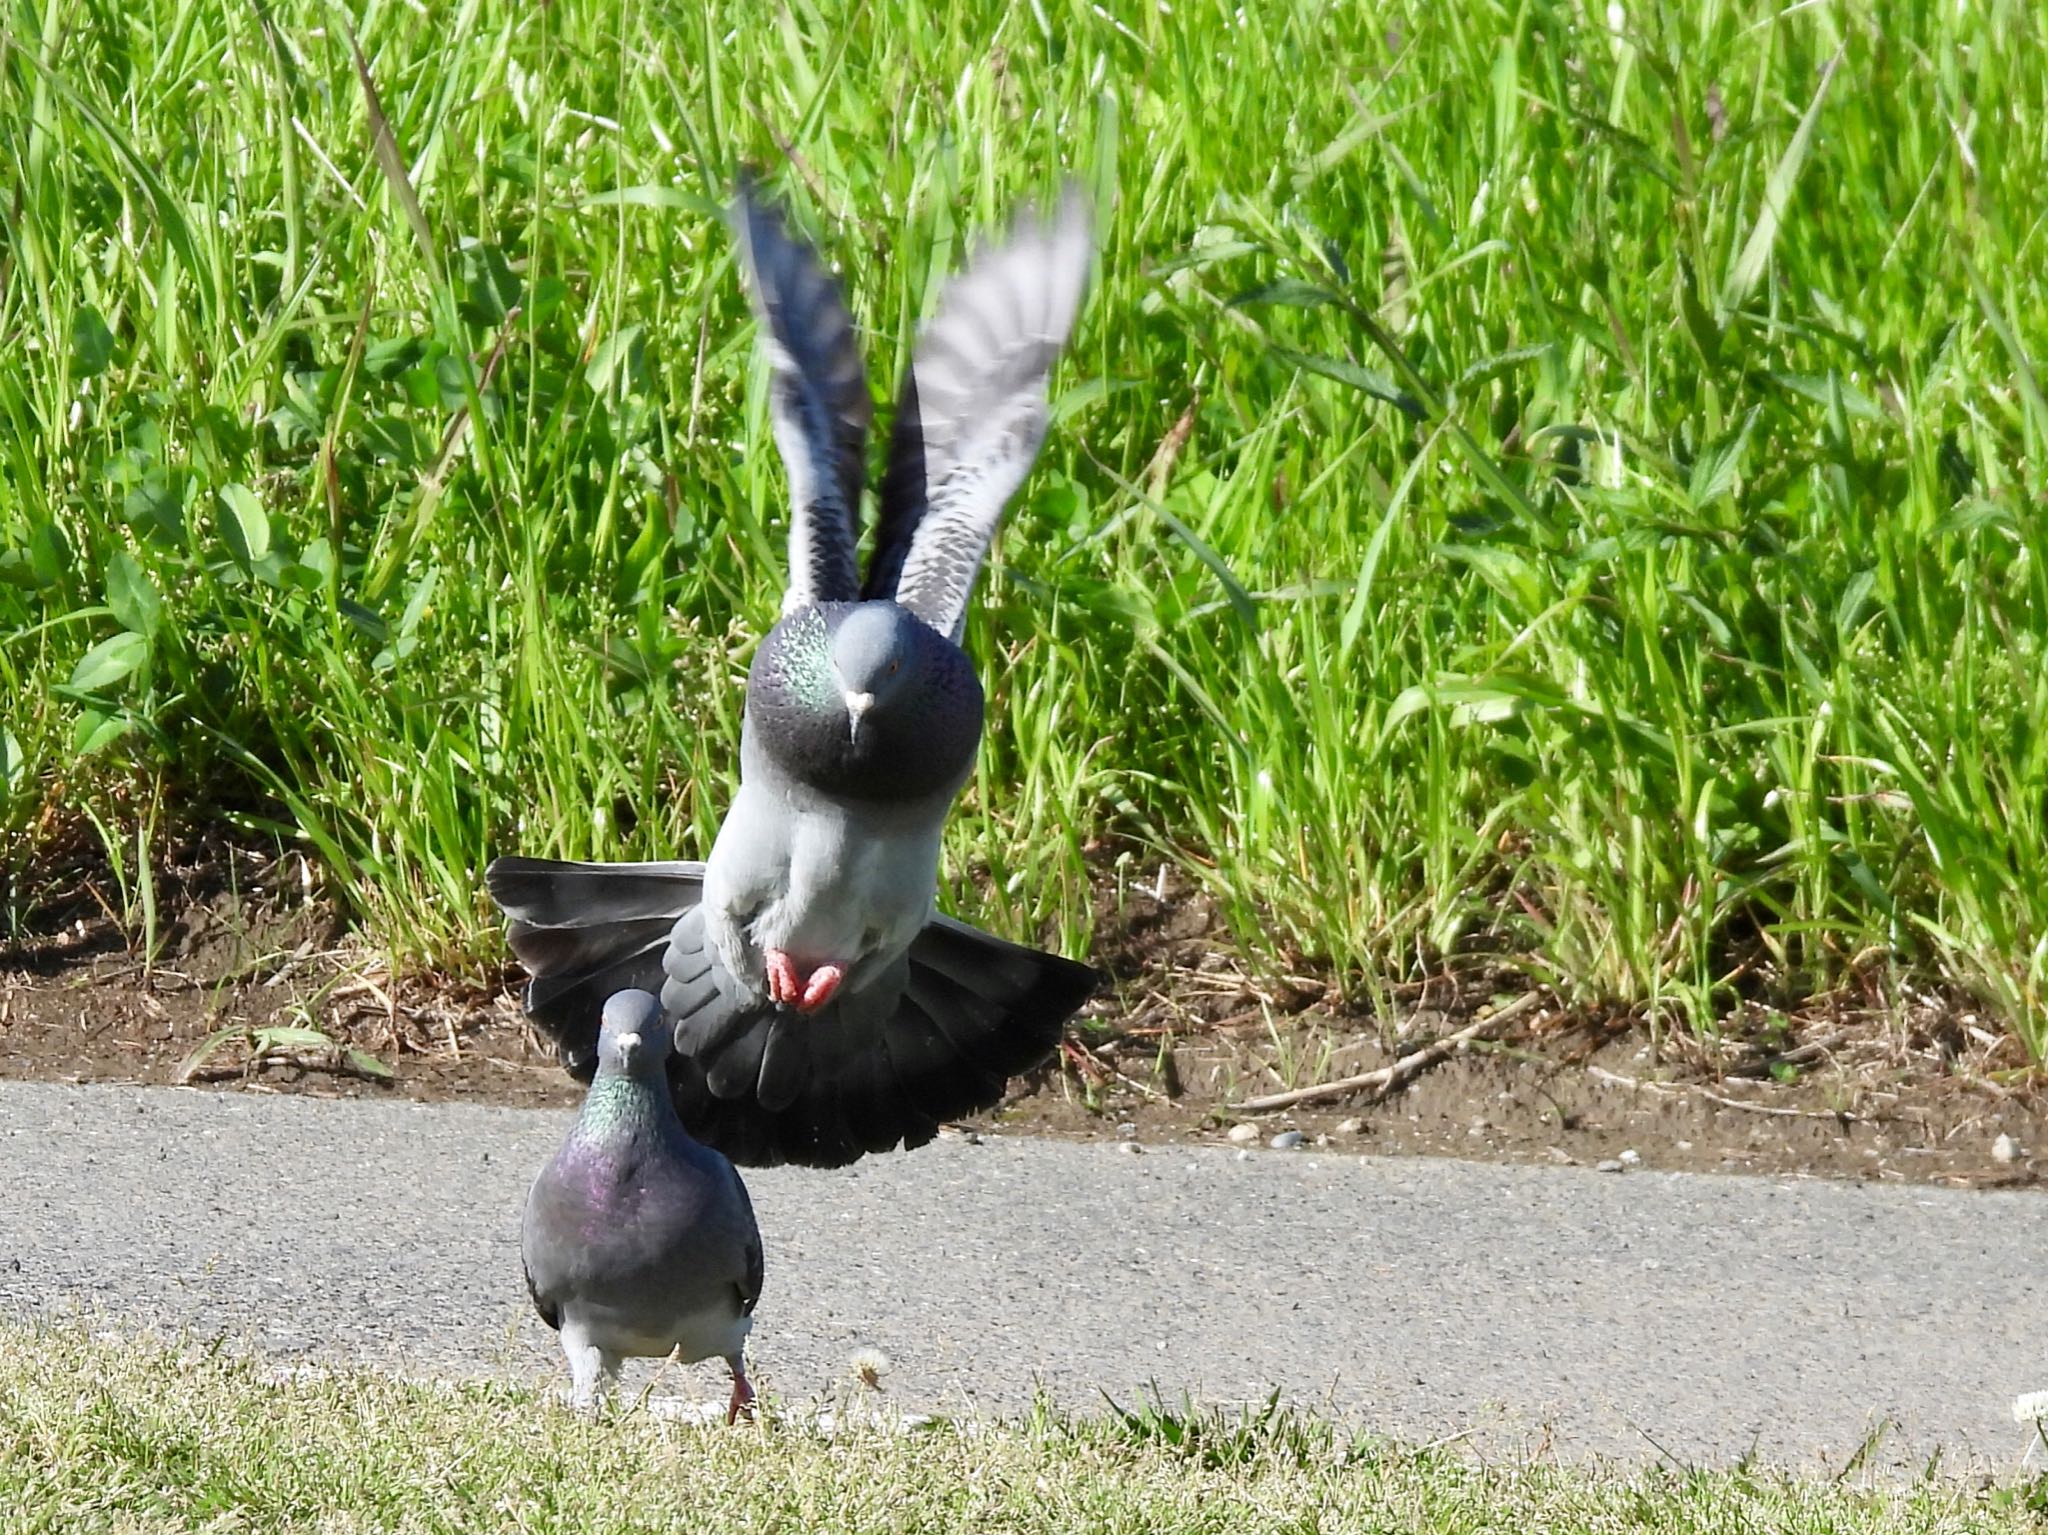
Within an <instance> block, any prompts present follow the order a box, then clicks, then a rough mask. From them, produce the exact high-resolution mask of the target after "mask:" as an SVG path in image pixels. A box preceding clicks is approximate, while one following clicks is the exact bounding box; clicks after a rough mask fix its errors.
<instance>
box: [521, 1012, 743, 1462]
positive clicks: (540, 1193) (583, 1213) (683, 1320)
mask: <svg viewBox="0 0 2048 1535" xmlns="http://www.w3.org/2000/svg"><path fill="white" fill-rule="evenodd" d="M668 1056H669V1031H668V1029H667V1028H666V1027H665V1026H664V1022H663V1019H662V1013H661V1003H660V1002H658V1001H657V1000H655V998H654V997H653V996H651V995H649V994H648V993H647V992H644V991H630V990H629V991H621V992H619V993H618V994H617V995H615V996H613V997H612V998H611V999H610V1000H609V1001H607V1002H606V1003H605V1005H604V1022H603V1026H602V1027H601V1028H600V1029H599V1031H598V1039H597V1075H596V1078H595V1080H593V1081H592V1082H591V1084H590V1091H589V1093H588V1094H587V1095H586V1096H585V1097H584V1100H583V1111H582V1113H580V1114H579V1115H577V1117H576V1125H575V1128H573V1129H572V1130H570V1132H569V1137H568V1139H567V1140H565V1141H563V1142H562V1147H561V1150H559V1151H557V1152H556V1153H555V1155H554V1159H553V1160H552V1161H550V1162H549V1163H548V1165H547V1166H546V1167H544V1168H542V1169H541V1174H540V1176H539V1177H538V1178H536V1179H534V1181H533V1187H532V1188H531V1189H530V1190H529V1191H528V1192H527V1196H526V1218H525V1221H524V1223H523V1225H522V1227H521V1230H520V1237H519V1250H520V1256H521V1257H522V1259H523V1260H524V1262H525V1267H526V1288H527V1290H528V1291H529V1292H531V1294H532V1296H533V1304H534V1307H535V1309H537V1310H538V1311H539V1312H540V1319H541V1320H542V1321H543V1322H545V1323H547V1324H548V1326H550V1327H552V1328H554V1329H555V1330H556V1331H557V1332H559V1333H560V1334H561V1335H562V1352H563V1353H564V1354H565V1355H567V1356H568V1360H569V1374H570V1379H571V1382H572V1390H571V1400H572V1401H573V1402H574V1404H575V1405H576V1406H578V1407H590V1406H594V1405H595V1403H596V1401H597V1399H598V1398H599V1397H600V1396H602V1395H604V1394H605V1393H606V1392H608V1391H609V1390H610V1388H611V1386H612V1384H613V1382H614V1381H616V1380H617V1378H618V1373H619V1361H620V1360H621V1359H622V1358H627V1357H632V1358H661V1357H663V1356H665V1355H668V1354H671V1353H673V1354H675V1355H676V1356H677V1357H678V1358H679V1359H681V1360H682V1362H683V1363H685V1364H694V1363H696V1362H697V1361H698V1360H700V1359H714V1358H722V1359H723V1360H725V1362H726V1363H727V1364H728V1365H730V1366H731V1367H732V1401H731V1404H730V1405H729V1407H728V1408H727V1411H726V1421H727V1422H728V1423H730V1422H732V1421H733V1420H734V1419H735V1418H737V1417H738V1416H739V1415H740V1413H741V1412H743V1411H745V1410H747V1409H748V1408H749V1407H751V1406H752V1404H753V1400H754V1388H753V1387H752V1386H751V1385H750V1384H749V1383H748V1381H747V1370H746V1361H745V1357H744V1350H743V1345H744V1344H745V1341H746V1336H747V1333H748V1331H749V1330H750V1329H751V1328H752V1327H753V1325H754V1302H755V1301H757V1300H759V1299H760V1297H761V1233H760V1230H759V1228H758V1227H756V1226H755V1224H754V1207H753V1204H752V1202H751V1201H749V1200H748V1198H747V1186H746V1185H745V1184H744V1183H742V1182H741V1181H740V1175H739V1172H738V1170H737V1169H735V1168H734V1167H733V1165H732V1163H730V1162H728V1161H727V1160H726V1159H725V1158H724V1157H722V1156H720V1155H719V1154H718V1153H717V1152H715V1151H713V1150H712V1149H711V1148H710V1147H708V1146H700V1145H699V1144H698V1143H697V1142H695V1141H693V1140H691V1139H690V1137H689V1134H688V1133H687V1132H686V1131H685V1130H684V1129H683V1126H682V1121H681V1120H679V1119H677V1118H676V1111H675V1106H674V1104H673V1103H672V1102H671V1100H670V1096H669V1091H668V1082H667V1079H666V1069H665V1068H666V1066H667V1063H668Z"/></svg>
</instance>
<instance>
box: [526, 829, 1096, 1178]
mask: <svg viewBox="0 0 2048 1535" xmlns="http://www.w3.org/2000/svg"><path fill="white" fill-rule="evenodd" d="M485 882H486V884H487V885H488V887H489V889H490V892H491V895H492V897H493V899H495V900H496V901H497V902H498V904H499V906H500V907H502V908H503V909H504V911H505V914H506V915H507V916H508V917H509V918H511V925H510V929H509V936H510V940H511V944H512V949H513V952H514V953H515V954H517V955H518V956H519V959H520V962H521V963H522V964H524V965H525V966H526V967H527V970H528V971H529V973H530V974H531V975H532V977H533V979H532V981H531V983H530V984H529V986H528V988H527V1002H526V1010H527V1015H528V1016H529V1017H531V1018H532V1019H533V1020H534V1022H535V1023H537V1024H538V1025H539V1026H540V1027H541V1028H542V1029H543V1030H544V1031H545V1032H546V1033H547V1034H548V1036H549V1037H550V1038H551V1039H553V1040H554V1041H555V1043H556V1045H557V1046H558V1047H559V1048H560V1050H561V1052H562V1058H563V1060H564V1062H565V1063H566V1064H567V1065H568V1067H569V1070H570V1071H571V1072H572V1073H574V1074H576V1075H577V1076H579V1077H581V1078H583V1079H585V1080H587V1079H588V1077H589V1075H590V1073H591V1071H592V1070H594V1069H595V1066H596V1056H597V1029H598V1018H599V1014H600V1013H601V1012H602V1010H603V1007H604V1003H605V999H606V998H608V997H609V996H611V994H612V993H613V992H615V991H619V990H622V989H624V988H626V987H629V986H636V987H642V988H644V989H646V990H648V991H658V992H659V994H660V996H661V1003H662V1010H663V1012H664V1013H665V1014H666V1016H667V1017H668V1018H669V1020H670V1021H671V1022H672V1023H673V1024H674V1026H675V1053H674V1054H673V1055H671V1056H670V1057H669V1083H670V1087H671V1088H672V1090H673V1092H674V1096H675V1104H676V1112H677V1113H678V1114H679V1115H680V1117H681V1118H682V1121H683V1126H684V1128H685V1129H687V1130H688V1131H689V1132H690V1134H691V1135H693V1136H695V1137H696V1138H697V1139H698V1140H700V1141H702V1142H704V1143H705V1144H706V1145H708V1146H714V1147H716V1148H717V1149H718V1150H720V1151H722V1152H724V1153H725V1155H726V1156H727V1157H729V1158H731V1159H732V1160H733V1161H734V1162H736V1163H739V1164H740V1165H741V1166H744V1167H772V1166H775V1165H778V1164H781V1163H794V1164H796V1165H798V1166H803V1167H843V1166H845V1165H846V1164H847V1163H849V1162H855V1161H858V1160H859V1159H860V1158H861V1157H863V1156H866V1155H868V1154H870V1153H873V1152H881V1151H888V1150H891V1149H892V1148H894V1147H896V1146H898V1145H901V1146H902V1147H904V1148H905V1149H906V1150H909V1149H912V1148H915V1147H918V1146H922V1145H924V1144H925V1142H927V1141H929V1140H930V1139H931V1138H932V1137H933V1136H934V1135H936V1134H937V1133H938V1128H939V1126H940V1125H941V1124H943V1123H945V1122H946V1121H948V1120H953V1119H959V1118H961V1117H962V1116H964V1115H968V1114H975V1113H979V1112H981V1111H983V1110H985V1109H989V1108H993V1107H994V1106H995V1105H996V1104H997V1103H999V1102H1000V1101H1001V1100H1002V1097H1003V1094H1004V1092H1005V1091H1006V1090H1007V1089H1008V1086H1009V1082H1010V1079H1011V1078H1012V1077H1015V1076H1016V1075H1018V1074H1019V1073H1020V1072H1024V1071H1028V1070H1030V1069H1031V1068H1032V1067H1033V1066H1036V1065H1037V1064H1038V1063H1039V1062H1041V1061H1043V1060H1044V1059H1045V1058H1046V1056H1047V1055H1048V1054H1050V1053H1051V1051H1052V1049H1053V1047H1054V1046H1055V1045H1057V1044H1058V1043H1059V1039H1060V1032H1061V1029H1062V1028H1063V1027H1064V1025H1065V1023H1066V1020H1067V1019H1068V1018H1069V1017H1071V1016H1072V1015H1073V1014H1074V1012H1075V1010H1076V1009H1078V1008H1079V1007H1080V1006H1081V1004H1082V1003H1083V1002H1085V1001H1087V999H1088V996H1089V994H1090V993H1091V992H1092V991H1093V990H1094V989H1095V985H1096V982H1097V979H1098V977H1097V976H1096V973H1095V972H1094V971H1093V970H1091V969H1089V968H1088V967H1087V966H1086V965H1081V964H1076V963H1075V962H1074V961H1072V960H1068V959H1062V958H1060V957H1059V956H1058V955H1055V954H1046V953H1042V952H1040V951H1039V950H1036V949H1029V948H1025V947H1024V946H1023V945H1021V944H1015V943H1010V942H1007V941H1006V940H1004V939H1001V938H997V937H995V936H993V935H992V934H989V933H984V932H982V931H981V930H980V929H978V928H973V927H969V926H968V925H967V924H966V923H964V922H956V921H954V920H953V919H952V918H950V917H939V918H935V919H934V920H933V921H931V922H930V923H928V924H926V926H925V928H924V930H923V931H922V932H920V933H919V934H918V935H917V937H916V938H915V939H914V940H912V942H911V945H910V948H909V949H908V950H907V951H906V952H905V953H904V955H903V956H902V957H901V958H900V959H899V960H898V961H897V962H896V964H895V965H894V966H893V967H892V968H891V969H890V970H889V971H887V972H885V973H883V974H882V975H880V976H878V977H876V978H875V980H874V981H873V982H872V983H871V984H869V985H867V986H864V987H863V988H862V989H861V990H860V991H859V992H842V993H841V994H840V995H839V996H838V997H837V998H836V999H835V1000H834V1001H833V1002H831V1003H830V1004H828V1005H827V1006H826V1007H824V1008H822V1009H821V1010H820V1011H818V1012H816V1013H813V1014H810V1015H808V1016H806V1015H804V1014H801V1013H798V1012H796V1011H795V1010H794V1009H792V1008H788V1007H782V1006H778V1005H777V1004H775V1003H772V1002H764V1001H748V1000H742V999H741V997H740V994H739V988H738V987H737V986H736V985H735V984H734V983H733V980H732V977H731V976H729V975H728V974H727V973H726V971H725V968H724V967H723V966H722V965H721V964H720V963H719V961H718V958H717V956H716V954H715V953H714V952H713V951H712V948H711V946H710V944H709V943H708V941H707V940H706V938H705V934H704V913H703V909H702V907H701V906H700V904H699V902H700V901H701V899H702V895H703V865H701V864H694V863H668V864H618V863H615V864H598V863H560V862H555V861H553V860H546V859H535V858H501V859H499V860H498V861H497V862H496V863H494V864H492V865H491V867H490V869H489V870H487V871H486V873H485Z"/></svg>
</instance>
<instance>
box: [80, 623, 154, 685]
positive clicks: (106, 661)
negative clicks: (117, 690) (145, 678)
mask: <svg viewBox="0 0 2048 1535" xmlns="http://www.w3.org/2000/svg"><path fill="white" fill-rule="evenodd" d="M148 656H149V641H148V640H147V639H146V638H145V637H144V636H142V635H141V634H138V633H136V632H135V631H134V630H132V629H123V630H122V631H121V632H120V633H119V634H116V635H114V636H113V637H112V638H110V639H104V640H101V641H100V642H99V643H98V644H97V645H95V646H93V647H92V649H90V650H88V651H87V652H86V653H85V654H84V655H82V656H80V657H79V658H78V664H77V665H76V666H74V667H72V668H71V686H72V687H74V688H76V689H77V690H78V691H79V692H81V693H99V692H103V691H105V690H106V689H108V688H110V687H112V686H113V685H114V684H115V683H117V682H120V681H121V680H122V679H123V678H125V677H127V676H128V674H129V673H131V672H133V671H134V670H135V668H136V667H138V666H140V665H141V664H142V663H143V661H144V660H146V659H147V658H148Z"/></svg>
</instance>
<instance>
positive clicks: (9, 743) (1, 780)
mask: <svg viewBox="0 0 2048 1535" xmlns="http://www.w3.org/2000/svg"><path fill="white" fill-rule="evenodd" d="M27 776H28V759H27V758H26V757H25V756H23V755H22V750H21V742H19V741H17V740H16V739H15V738H14V732H13V731H11V730H9V729H8V728H7V727H6V726H4V725H0V796H5V795H9V794H13V793H15V792H16V791H17V790H19V789H20V788H21V781H22V779H24V778H26V777H27Z"/></svg>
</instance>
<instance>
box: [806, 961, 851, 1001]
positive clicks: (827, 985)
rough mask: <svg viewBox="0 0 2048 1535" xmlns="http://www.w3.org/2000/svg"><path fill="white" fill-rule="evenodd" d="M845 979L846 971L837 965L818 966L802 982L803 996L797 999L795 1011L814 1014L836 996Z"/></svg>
mask: <svg viewBox="0 0 2048 1535" xmlns="http://www.w3.org/2000/svg"><path fill="white" fill-rule="evenodd" d="M845 979H846V971H845V970H844V969H843V968H841V967H840V966H838V965H820V966H818V968H817V969H815V970H813V971H812V972H811V976H810V979H809V980H807V981H805V982H804V994H803V995H802V996H801V997H799V998H798V999H797V1004H796V1010H797V1011H798V1012H800V1013H815V1012H816V1011H817V1010H818V1009H819V1008H821V1007H823V1006H824V1005H825V1004H826V1003H827V1002H830V1001H831V1000H832V999H833V997H835V996H836V995H838V993H839V986H840V983H841V982H842V981H844V980H845Z"/></svg>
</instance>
